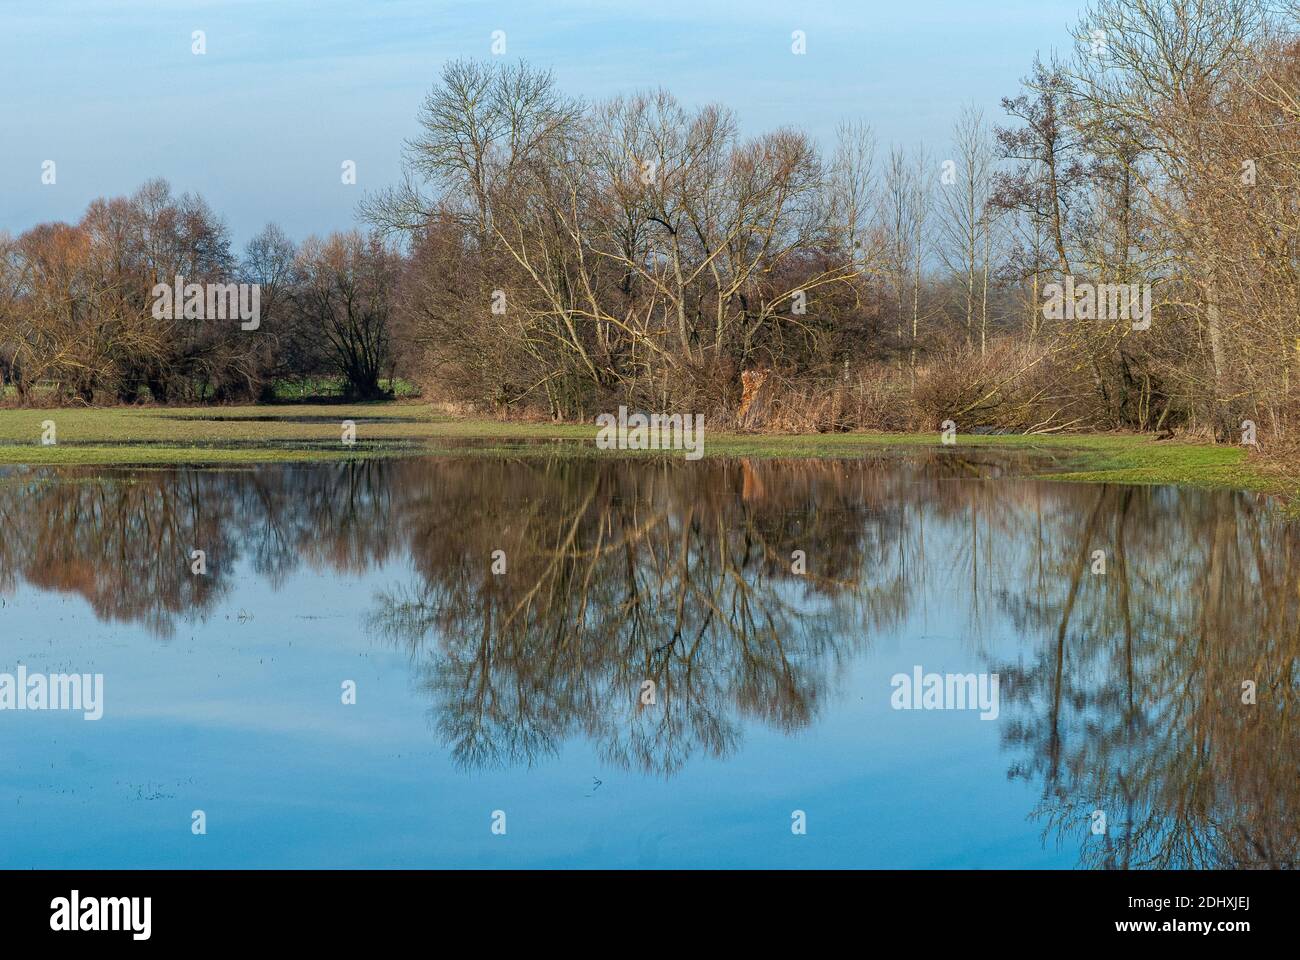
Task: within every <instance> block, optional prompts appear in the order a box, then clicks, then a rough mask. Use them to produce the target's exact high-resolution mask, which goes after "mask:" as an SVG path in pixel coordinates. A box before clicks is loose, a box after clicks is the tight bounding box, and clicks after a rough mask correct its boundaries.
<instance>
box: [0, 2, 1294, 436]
mask: <svg viewBox="0 0 1300 960" xmlns="http://www.w3.org/2000/svg"><path fill="white" fill-rule="evenodd" d="M1298 28H1300V4H1297V3H1296V2H1295V0H1095V2H1093V3H1092V5H1091V6H1090V7H1089V8H1088V9H1087V10H1086V11H1085V13H1084V14H1083V16H1082V18H1081V20H1080V22H1079V24H1078V26H1077V27H1076V28H1075V30H1074V32H1073V37H1072V41H1073V48H1072V50H1071V51H1070V52H1069V53H1068V54H1064V55H1061V56H1058V57H1054V58H1051V59H1047V60H1036V61H1035V62H1034V63H1033V64H1032V66H1031V68H1030V70H1029V73H1028V75H1027V77H1026V78H1025V80H1024V81H1023V84H1022V87H1021V89H1020V90H1017V91H1012V92H1010V93H1009V95H1008V96H1007V97H1006V98H1005V99H1004V100H1003V102H1002V110H1003V116H1000V117H997V118H992V119H990V118H986V117H985V116H984V115H983V114H982V113H981V112H980V111H979V110H977V109H975V108H974V107H965V108H963V109H962V110H961V112H960V115H959V117H958V119H957V122H956V124H955V126H954V130H953V135H952V138H951V145H950V146H949V148H948V149H947V150H946V151H940V152H926V151H924V150H921V149H907V148H904V147H902V146H889V147H888V148H884V149H879V148H878V147H877V144H876V141H875V138H874V136H873V135H872V132H871V130H870V127H869V126H868V125H867V124H865V123H862V122H846V123H844V124H842V125H841V127H840V128H839V130H838V132H837V135H836V137H835V138H834V142H833V143H831V144H829V145H819V144H818V143H816V142H815V141H814V140H813V139H812V138H811V137H809V136H808V135H807V134H805V133H804V132H802V131H800V130H797V129H794V128H782V129H778V130H775V131H771V132H767V133H761V134H759V135H757V136H748V137H747V136H742V135H741V133H740V130H739V126H738V123H737V120H736V117H735V116H734V114H733V113H732V112H731V111H729V110H728V109H726V108H725V107H722V106H719V105H705V106H700V107H690V106H686V105H683V104H681V103H679V102H678V101H677V100H676V99H675V98H674V97H673V96H672V95H671V94H670V93H668V92H667V91H664V90H657V91H650V92H642V93H636V94H631V95H626V96H619V97H615V98H613V99H610V100H606V101H602V102H597V103H587V102H584V101H582V100H580V99H577V98H574V97H571V96H568V95H566V94H565V93H564V92H562V91H561V90H560V89H559V88H558V86H557V84H556V83H555V81H554V78H553V77H552V75H551V74H550V73H549V72H547V71H544V70H538V69H534V68H532V67H529V66H528V65H526V64H523V63H515V64H509V63H503V62H499V61H494V62H490V63H482V62H475V61H463V60H462V61H454V62H451V63H449V64H447V65H446V66H445V67H444V68H443V70H442V72H441V75H440V77H439V79H438V81H437V82H436V83H435V84H434V86H433V88H432V89H431V90H430V92H429V94H428V95H427V96H426V98H425V100H424V102H423V103H422V105H421V107H420V110H419V116H418V119H419V130H418V133H417V134H416V136H414V137H413V138H412V139H411V140H410V141H408V142H407V144H406V148H405V152H404V157H403V160H404V169H405V174H404V177H403V180H402V182H401V183H400V184H399V185H397V186H394V187H392V188H389V189H387V190H384V191H382V192H380V193H377V194H372V195H370V196H368V197H367V198H366V200H365V201H364V202H363V203H362V205H361V209H360V214H361V219H362V222H363V228H362V229H358V230H356V231H353V232H350V233H346V234H338V235H334V236H331V237H329V238H327V239H324V240H319V239H312V240H308V241H307V242H306V243H304V244H303V245H302V247H301V248H297V247H295V245H294V244H292V243H291V242H289V241H288V240H287V238H285V237H284V235H283V233H282V232H281V231H279V230H277V229H276V228H274V227H268V228H267V229H266V230H265V231H264V232H263V233H262V234H260V235H259V236H258V237H257V238H256V239H255V240H254V241H253V243H252V244H250V245H249V247H248V249H247V250H246V251H245V253H244V255H243V256H242V257H235V256H234V255H233V254H232V253H231V252H230V250H229V242H228V239H227V236H226V233H225V230H224V227H222V225H221V224H220V222H219V221H218V220H217V219H216V218H215V217H214V216H213V215H212V214H211V211H210V210H208V208H207V207H206V205H205V204H203V202H202V201H201V200H200V199H199V198H196V197H192V196H189V195H186V196H184V197H180V198H175V197H173V196H172V195H171V194H170V192H169V191H168V190H167V189H166V187H165V185H162V184H159V183H151V184H148V185H146V186H145V188H143V189H142V190H141V191H140V192H139V193H137V194H136V195H135V196H134V197H132V198H129V199H122V200H113V201H96V203H94V204H92V205H91V208H90V209H89V210H88V211H87V214H86V216H85V218H83V221H82V222H81V223H80V224H78V225H76V226H75V227H72V226H67V225H43V226H40V227H36V228H34V229H33V230H30V231H28V232H27V233H26V234H24V235H22V236H21V237H19V238H17V239H16V240H8V241H5V242H4V245H3V247H0V252H2V253H3V256H2V257H0V279H3V281H4V282H3V284H0V372H3V374H4V376H5V377H6V378H7V379H8V380H9V381H10V382H11V383H12V384H13V385H14V386H15V387H16V389H17V392H18V394H19V396H20V397H26V396H28V395H29V394H30V389H31V385H32V384H34V383H36V382H38V381H44V382H54V383H57V384H58V385H59V389H60V391H61V394H62V396H63V397H64V398H66V399H69V400H82V401H87V402H92V401H93V402H100V401H101V400H104V401H107V400H112V399H117V400H131V399H134V398H137V397H139V396H141V395H142V394H143V393H144V391H145V390H146V389H147V392H148V395H149V396H151V397H152V398H154V399H156V400H164V401H171V400H179V399H191V398H204V399H214V400H229V399H237V398H242V397H250V396H256V395H258V394H259V393H261V392H263V391H265V390H266V389H267V385H268V384H270V383H273V382H274V381H275V379H276V378H277V377H281V376H285V375H289V374H293V373H299V374H301V373H303V372H307V371H312V372H319V371H323V370H329V371H332V372H334V373H336V374H337V375H338V376H340V377H341V378H342V379H343V380H344V381H345V382H346V383H347V384H348V385H349V392H350V393H351V394H352V395H354V396H357V397H374V396H378V395H380V394H381V393H382V390H381V389H380V386H379V384H380V379H381V376H382V375H383V374H384V373H388V375H389V376H391V375H392V374H393V372H395V371H396V372H400V373H402V374H403V375H404V376H407V377H409V378H410V379H412V380H414V381H415V382H416V383H418V384H419V385H420V386H421V388H422V389H423V390H424V392H425V394H426V395H427V396H429V397H431V398H434V399H438V400H443V401H446V402H449V403H452V404H456V405H458V406H460V407H462V408H468V409H474V410H478V411H482V412H491V413H496V414H502V415H504V414H511V413H533V414H537V413H540V414H544V415H548V416H550V417H552V418H554V419H557V420H570V419H577V420H590V419H591V418H592V417H594V416H595V415H596V414H598V413H600V412H606V411H609V410H611V409H616V408H617V406H618V405H620V404H627V405H628V406H629V407H634V408H638V409H644V410H661V411H672V410H676V411H686V412H699V413H704V414H705V415H706V416H708V417H709V418H710V420H711V421H712V422H715V423H721V424H726V425H740V426H753V427H760V428H767V429H804V430H844V429H853V428H859V427H874V428H887V429H888V428H893V429H933V428H934V427H935V426H936V424H937V423H938V422H939V421H941V420H943V419H953V420H954V421H956V422H957V423H958V425H959V428H960V429H981V428H984V429H990V428H999V429H1007V430H1019V431H1059V430H1070V429H1092V430H1097V429H1135V430H1151V431H1168V430H1174V429H1178V430H1184V431H1191V432H1200V433H1202V434H1206V435H1213V436H1214V437H1216V438H1217V439H1221V440H1230V439H1237V438H1238V436H1239V433H1240V430H1241V424H1242V422H1243V421H1246V420H1250V421H1253V422H1254V423H1255V424H1257V425H1258V428H1259V430H1260V431H1261V433H1262V434H1263V435H1265V436H1268V437H1270V438H1273V439H1275V440H1277V441H1279V442H1285V441H1288V440H1294V437H1295V431H1296V427H1297V422H1296V421H1297V415H1298V413H1300V403H1298V402H1297V401H1298V400H1300V397H1298V395H1297V390H1298V387H1297V385H1296V383H1295V382H1294V381H1295V376H1294V373H1295V371H1294V370H1293V368H1294V367H1295V366H1296V364H1297V363H1298V362H1300V318H1298V317H1297V314H1296V311H1295V309H1294V304H1295V303H1296V302H1297V295H1298V294H1300V284H1298V282H1297V281H1298V279H1300V273H1298V269H1297V268H1298V267H1300V259H1298V258H1300V209H1298V207H1300V98H1298V96H1297V90H1298V89H1300V30H1298ZM182 268H183V269H182ZM181 272H184V273H185V275H186V276H187V277H189V276H191V275H193V276H194V277H196V278H202V277H222V278H228V277H229V276H230V275H232V274H238V275H239V276H240V277H242V278H247V279H249V280H250V282H260V283H263V284H265V286H264V287H263V295H262V296H263V306H264V309H263V313H264V316H265V318H266V322H265V323H264V324H263V327H262V329H260V330H258V331H256V334H255V335H250V336H247V337H240V336H236V335H233V334H232V333H231V331H230V330H229V329H228V328H221V329H215V330H214V329H213V328H212V325H211V324H207V325H198V326H196V325H194V324H192V323H188V324H187V322H186V321H184V320H181V321H176V322H174V323H170V324H164V325H159V324H157V323H153V322H151V321H150V318H149V313H148V309H147V308H148V303H147V291H148V289H149V287H150V286H151V285H152V283H154V282H157V280H158V279H159V278H161V279H163V280H165V281H167V282H170V279H171V277H172V275H173V274H175V273H181ZM1067 282H1068V286H1065V289H1068V290H1070V291H1071V296H1073V291H1075V290H1084V291H1085V294H1083V295H1081V296H1083V297H1084V299H1081V300H1080V302H1079V304H1078V305H1077V306H1079V308H1080V309H1077V310H1076V309H1075V306H1076V304H1074V303H1073V301H1071V303H1070V304H1067V309H1065V310H1063V311H1062V310H1060V309H1057V310H1053V309H1051V304H1050V296H1051V295H1052V292H1053V291H1056V292H1057V293H1058V299H1059V291H1060V289H1061V288H1062V286H1063V285H1065V284H1067ZM268 288H269V293H268ZM1094 290H1095V291H1100V293H1101V294H1103V295H1104V293H1105V291H1107V290H1112V291H1121V292H1124V293H1125V295H1126V296H1127V292H1128V291H1130V290H1131V291H1133V292H1134V294H1135V297H1137V298H1138V300H1137V302H1146V303H1148V304H1149V307H1150V309H1149V311H1148V314H1147V317H1146V320H1145V322H1136V321H1137V320H1138V319H1139V318H1136V317H1133V316H1130V315H1128V313H1127V312H1126V309H1121V310H1120V311H1118V313H1117V312H1116V310H1115V309H1114V306H1115V304H1114V301H1113V298H1112V302H1111V304H1110V306H1111V309H1110V310H1109V312H1108V311H1107V310H1106V309H1105V308H1104V304H1105V297H1104V296H1101V301H1102V305H1101V308H1100V309H1095V310H1094V309H1091V308H1092V307H1094V306H1096V305H1097V304H1096V298H1095V297H1094ZM1144 298H1145V299H1144ZM1127 306H1128V303H1127V300H1125V301H1124V302H1123V303H1121V307H1125V308H1127ZM1084 307H1088V309H1084Z"/></svg>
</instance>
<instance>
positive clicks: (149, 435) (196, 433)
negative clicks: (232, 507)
mask: <svg viewBox="0 0 1300 960" xmlns="http://www.w3.org/2000/svg"><path fill="white" fill-rule="evenodd" d="M345 420H352V421H354V422H355V423H356V431H357V434H356V436H357V442H356V443H355V444H353V445H347V444H344V443H343V442H342V436H343V428H342V424H343V421H345ZM45 421H52V422H53V423H54V427H55V431H56V439H57V443H56V444H54V445H48V446H47V445H43V444H42V443H41V436H42V430H43V423H44V422H45ZM596 432H597V428H596V427H595V425H594V424H563V425H558V424H551V423H526V422H518V421H509V422H498V421H490V420H479V419H468V418H460V417H453V416H448V415H446V414H442V413H438V412H437V411H435V410H434V409H433V408H431V407H430V406H428V405H427V404H421V403H411V402H405V403H404V402H387V403H372V404H318V405H310V404H295V405H291V406H242V407H188V408H186V407H170V408H152V407H137V408H105V409H70V408H62V409H52V410H29V409H0V464H31V465H37V464H89V465H160V466H161V465H166V464H178V463H187V464H212V465H222V464H241V463H266V462H310V461H331V460H344V459H356V458H372V457H390V456H413V455H428V454H442V455H457V456H463V455H489V456H515V457H533V456H556V455H563V456H574V457H608V456H650V457H662V456H672V457H681V456H683V454H682V452H680V451H674V452H658V451H606V450H598V449H597V448H596V446H595V442H594V440H595V436H596ZM926 447H929V448H938V447H940V444H939V437H938V434H937V433H925V434H891V433H838V434H811V435H771V434H760V435H751V434H743V435H742V434H727V433H714V432H709V433H707V434H706V437H705V445H704V449H705V455H706V456H710V457H716V456H743V457H758V458H769V457H818V458H835V457H855V456H862V455H867V454H871V455H877V456H878V455H880V454H881V453H883V452H888V451H897V452H900V453H902V452H906V451H909V450H916V449H919V448H926ZM947 449H949V450H953V449H955V450H956V451H960V450H962V449H983V450H989V451H996V450H1007V451H1019V452H1022V453H1025V454H1034V455H1036V456H1035V457H1034V458H1033V461H1032V462H1034V463H1036V464H1038V463H1041V464H1042V466H1041V467H1034V468H1032V470H1031V472H1034V473H1037V474H1040V475H1044V476H1050V477H1051V478H1052V479H1055V480H1062V481H1075V482H1088V483H1134V484H1165V483H1172V484H1181V485H1189V486H1198V487H1209V488H1234V489H1249V490H1258V491H1264V492H1271V493H1279V494H1283V495H1290V494H1292V493H1294V492H1295V489H1294V481H1293V480H1289V479H1287V478H1285V477H1283V476H1281V475H1280V474H1278V473H1277V472H1275V471H1274V470H1271V469H1270V468H1269V467H1267V466H1266V465H1263V464H1262V463H1261V462H1259V461H1257V460H1256V459H1254V458H1251V457H1249V456H1248V455H1247V451H1246V450H1245V448H1242V447H1227V446H1215V445H1211V444H1193V443H1182V442H1177V441H1157V440H1154V439H1151V438H1150V437H1146V436H1135V435H1129V434H1101V435H1087V436H1013V435H998V436H974V435H969V436H966V435H959V436H958V438H957V444H956V447H955V448H947ZM1040 458H1041V459H1040Z"/></svg>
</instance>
